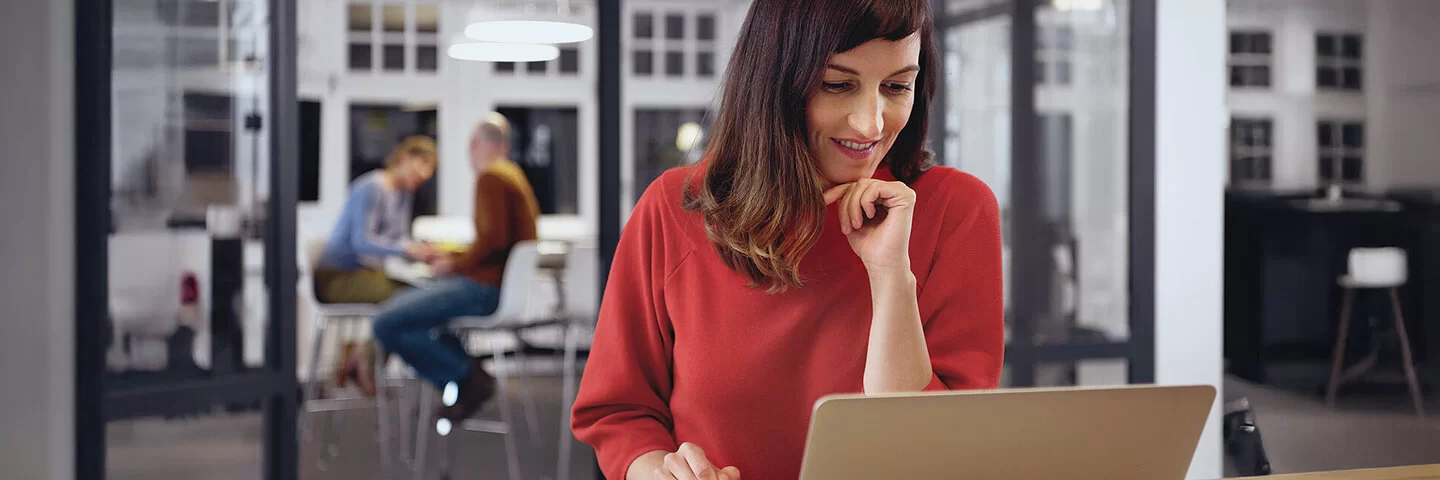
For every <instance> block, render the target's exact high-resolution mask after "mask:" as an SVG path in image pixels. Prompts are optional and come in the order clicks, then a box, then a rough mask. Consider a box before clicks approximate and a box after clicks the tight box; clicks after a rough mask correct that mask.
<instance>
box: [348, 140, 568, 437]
mask: <svg viewBox="0 0 1440 480" xmlns="http://www.w3.org/2000/svg"><path fill="white" fill-rule="evenodd" d="M509 154H510V124H509V122H508V121H507V120H505V117H504V116H502V115H500V114H499V113H493V112H492V113H490V114H489V115H488V116H486V118H485V120H483V121H482V122H481V123H480V125H478V126H477V127H476V128H475V132H474V133H473V134H471V136H470V165H471V166H472V167H474V169H475V173H476V180H475V242H474V243H473V244H471V245H470V248H469V249H467V250H466V251H465V252H464V253H462V254H459V255H456V256H453V257H441V258H438V259H436V260H434V261H433V262H432V265H433V266H434V269H435V275H436V277H437V278H436V280H435V281H434V282H433V283H430V284H428V285H426V286H425V287H424V288H420V289H415V290H409V291H405V292H402V293H400V294H398V295H396V296H395V297H394V298H392V299H391V300H390V301H388V302H386V303H385V304H384V305H383V306H382V307H381V312H380V314H379V315H377V316H376V317H375V322H374V324H375V327H374V328H375V338H376V339H377V340H379V341H380V346H381V347H382V348H384V349H386V350H388V351H390V352H393V353H395V354H397V355H400V358H402V359H404V360H405V361H406V362H408V363H410V365H411V366H413V367H415V370H416V371H417V372H418V373H419V375H420V377H421V378H424V379H425V380H427V381H429V382H430V383H431V384H433V385H435V387H436V388H440V389H443V388H445V386H446V385H447V384H450V383H452V382H453V383H456V384H457V385H458V386H459V395H458V399H457V401H456V403H455V404H454V405H452V406H448V407H445V408H444V409H443V410H442V411H441V412H440V415H441V417H443V418H448V419H451V420H459V419H463V418H466V417H469V416H470V415H471V414H472V413H474V412H475V410H477V409H479V408H480V405H481V404H483V403H484V402H485V401H486V400H488V399H489V398H490V396H491V395H493V394H494V392H495V379H494V378H493V377H491V376H490V375H489V374H488V373H486V372H485V370H484V369H482V368H481V367H480V362H479V361H477V360H476V359H472V358H471V357H470V356H469V355H467V354H466V353H465V352H464V351H462V350H460V349H457V348H456V347H455V345H454V342H447V341H445V340H444V338H445V337H444V336H440V337H439V338H437V337H432V336H431V332H432V331H433V330H435V329H437V328H442V327H444V326H445V324H446V323H447V322H449V321H450V319H452V318H455V317H465V316H484V315H490V314H492V313H494V312H495V309H496V308H497V306H498V303H499V300H500V278H501V275H502V273H503V272H504V271H505V261H506V259H507V258H508V257H509V254H510V249H511V247H513V246H514V245H515V244H516V243H517V242H521V241H525V240H534V239H535V220H536V218H537V217H538V216H539V215H540V206H539V203H538V202H537V201H536V200H535V193H534V192H533V191H532V190H531V188H530V182H529V181H528V180H526V178H525V172H524V171H523V170H521V169H520V166H519V165H516V164H515V163H514V162H512V161H510V160H509V158H508V156H509ZM522 288H523V286H522Z"/></svg>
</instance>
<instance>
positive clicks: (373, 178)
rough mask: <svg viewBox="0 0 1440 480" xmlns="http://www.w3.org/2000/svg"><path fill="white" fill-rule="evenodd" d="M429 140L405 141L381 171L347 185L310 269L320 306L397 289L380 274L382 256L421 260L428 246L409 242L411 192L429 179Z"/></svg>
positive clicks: (370, 299) (380, 296)
mask: <svg viewBox="0 0 1440 480" xmlns="http://www.w3.org/2000/svg"><path fill="white" fill-rule="evenodd" d="M435 162H436V158H435V140H432V139H430V137H426V136H423V135H415V136H411V137H406V138H405V140H403V141H401V142H400V144H399V145H397V146H395V150H393V151H391V152H390V155H388V156H386V157H385V168H383V169H380V170H375V171H372V172H370V173H366V174H364V175H361V176H360V177H359V178H356V179H355V181H354V182H351V184H350V197H349V198H347V199H345V208H344V209H343V210H341V212H340V221H339V222H337V223H336V224H335V229H334V230H333V231H331V232H330V241H329V242H328V243H326V245H325V252H324V253H323V254H322V255H321V256H320V263H319V264H318V265H316V267H315V290H316V291H315V295H316V298H317V299H318V300H320V301H321V302H325V303H380V302H383V301H385V300H387V299H389V298H390V297H391V296H392V295H394V294H395V290H396V289H398V288H400V287H401V286H402V285H400V284H398V283H397V282H395V281H393V280H391V279H390V278H389V277H387V276H385V272H383V271H382V267H383V265H382V263H383V261H384V258H385V257H407V258H410V259H412V260H417V261H426V260H428V259H429V258H430V256H431V255H432V254H433V253H434V251H433V249H431V247H430V246H429V245H426V244H424V243H420V242H412V241H410V216H411V213H410V204H411V202H412V200H413V197H414V194H415V190H416V189H418V188H420V185H422V184H424V183H425V182H426V181H427V180H430V177H431V176H433V175H435Z"/></svg>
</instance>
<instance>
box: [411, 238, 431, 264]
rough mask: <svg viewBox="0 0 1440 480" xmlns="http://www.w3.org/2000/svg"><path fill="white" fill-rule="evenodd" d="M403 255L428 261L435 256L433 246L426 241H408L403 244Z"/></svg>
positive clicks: (419, 260) (418, 260)
mask: <svg viewBox="0 0 1440 480" xmlns="http://www.w3.org/2000/svg"><path fill="white" fill-rule="evenodd" d="M405 256H407V257H410V259H411V260H415V261H417V262H428V261H430V258H431V257H434V256H435V246H434V245H430V244H429V243H427V242H410V243H409V244H407V245H405Z"/></svg>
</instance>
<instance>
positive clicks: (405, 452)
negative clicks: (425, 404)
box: [396, 380, 425, 467]
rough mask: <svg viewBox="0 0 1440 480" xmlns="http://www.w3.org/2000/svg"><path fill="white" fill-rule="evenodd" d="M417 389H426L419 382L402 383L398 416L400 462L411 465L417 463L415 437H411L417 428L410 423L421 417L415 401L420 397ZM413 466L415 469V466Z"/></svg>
mask: <svg viewBox="0 0 1440 480" xmlns="http://www.w3.org/2000/svg"><path fill="white" fill-rule="evenodd" d="M416 388H425V386H424V385H423V384H420V383H418V382H410V381H408V380H407V381H404V382H401V383H400V398H399V403H400V405H399V412H397V415H396V418H397V419H398V420H399V421H398V422H396V423H398V424H399V427H400V428H399V429H397V430H396V432H398V435H397V436H399V437H400V461H401V462H404V463H406V464H411V463H412V462H414V461H415V444H414V442H413V440H414V439H415V437H413V436H411V435H410V432H413V431H415V428H414V426H412V425H410V423H411V422H414V421H415V420H416V419H417V418H418V416H419V415H420V413H419V410H420V409H419V408H418V406H417V405H416V402H415V401H414V399H415V398H416V397H418V396H419V395H420V392H419V391H418V390H415V389H416ZM411 466H412V467H413V465H411Z"/></svg>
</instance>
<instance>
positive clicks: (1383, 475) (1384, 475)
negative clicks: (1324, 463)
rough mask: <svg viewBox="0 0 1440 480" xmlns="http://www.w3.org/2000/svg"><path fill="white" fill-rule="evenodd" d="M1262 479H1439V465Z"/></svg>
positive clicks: (1276, 476) (1298, 474) (1303, 474)
mask: <svg viewBox="0 0 1440 480" xmlns="http://www.w3.org/2000/svg"><path fill="white" fill-rule="evenodd" d="M1264 478H1274V479H1278V480H1423V479H1440V464H1437V465H1415V466H1409V467H1394V468H1374V469H1367V470H1347V471H1343V472H1317V473H1297V474H1292V475H1273V476H1269V477H1264Z"/></svg>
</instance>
